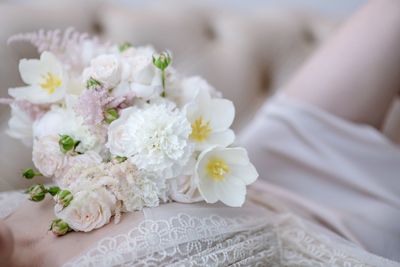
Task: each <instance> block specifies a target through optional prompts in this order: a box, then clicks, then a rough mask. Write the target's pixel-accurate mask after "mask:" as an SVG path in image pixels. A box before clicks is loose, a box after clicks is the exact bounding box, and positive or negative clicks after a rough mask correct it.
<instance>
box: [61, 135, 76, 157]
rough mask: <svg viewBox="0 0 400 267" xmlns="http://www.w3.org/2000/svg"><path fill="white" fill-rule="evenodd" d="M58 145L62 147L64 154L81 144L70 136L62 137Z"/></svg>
mask: <svg viewBox="0 0 400 267" xmlns="http://www.w3.org/2000/svg"><path fill="white" fill-rule="evenodd" d="M58 144H59V145H60V149H61V151H62V152H63V153H67V152H68V151H71V150H73V149H75V147H76V146H77V145H78V144H79V141H75V140H74V139H73V138H72V137H71V136H69V135H60V140H59V141H58Z"/></svg>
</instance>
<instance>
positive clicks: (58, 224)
mask: <svg viewBox="0 0 400 267" xmlns="http://www.w3.org/2000/svg"><path fill="white" fill-rule="evenodd" d="M49 230H50V231H52V232H53V234H55V235H57V236H62V235H65V234H66V233H68V232H69V231H71V228H70V227H69V225H68V223H66V222H64V221H63V220H61V219H54V220H53V221H52V222H51V224H50V229H49Z"/></svg>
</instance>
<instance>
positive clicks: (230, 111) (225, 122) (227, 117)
mask: <svg viewBox="0 0 400 267" xmlns="http://www.w3.org/2000/svg"><path fill="white" fill-rule="evenodd" d="M207 108H208V110H209V111H210V112H211V114H210V118H211V122H210V126H211V128H212V129H213V131H220V130H226V129H228V128H229V127H230V126H231V125H232V122H233V119H234V118H235V107H234V105H233V103H232V101H230V100H227V99H218V98H215V99H212V100H211V101H210V103H209V105H208V107H207Z"/></svg>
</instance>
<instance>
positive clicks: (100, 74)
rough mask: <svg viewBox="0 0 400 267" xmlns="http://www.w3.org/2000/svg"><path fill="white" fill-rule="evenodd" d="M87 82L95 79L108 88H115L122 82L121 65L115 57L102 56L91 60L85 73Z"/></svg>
mask: <svg viewBox="0 0 400 267" xmlns="http://www.w3.org/2000/svg"><path fill="white" fill-rule="evenodd" d="M83 77H84V79H85V80H88V79H89V78H91V77H92V78H94V79H96V80H98V81H99V82H101V83H102V84H104V85H105V86H106V87H109V88H111V87H115V86H116V85H118V83H119V82H120V81H121V64H120V60H119V58H118V57H117V56H115V55H101V56H98V57H96V58H94V59H92V60H91V62H90V67H89V68H86V69H85V70H84V72H83Z"/></svg>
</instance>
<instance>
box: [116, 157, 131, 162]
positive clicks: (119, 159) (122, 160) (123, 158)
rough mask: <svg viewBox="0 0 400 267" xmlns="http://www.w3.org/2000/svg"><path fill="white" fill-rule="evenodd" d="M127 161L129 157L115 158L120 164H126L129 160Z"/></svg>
mask: <svg viewBox="0 0 400 267" xmlns="http://www.w3.org/2000/svg"><path fill="white" fill-rule="evenodd" d="M127 159H128V158H127V157H121V156H116V157H115V160H116V161H117V162H118V163H121V162H124V161H125V160H127Z"/></svg>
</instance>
